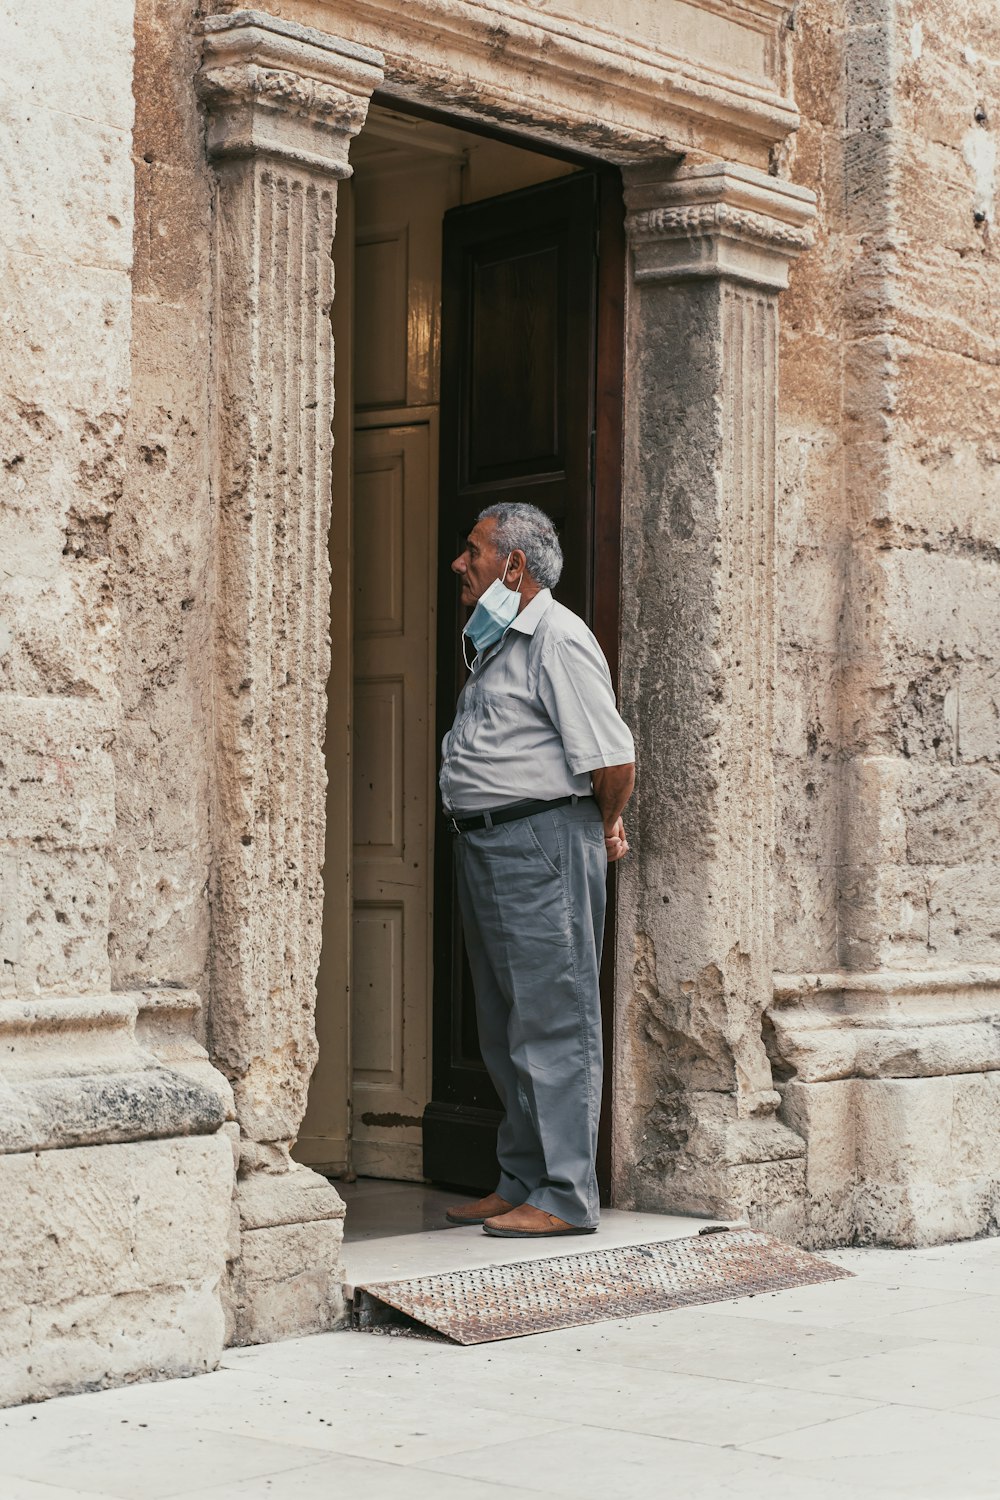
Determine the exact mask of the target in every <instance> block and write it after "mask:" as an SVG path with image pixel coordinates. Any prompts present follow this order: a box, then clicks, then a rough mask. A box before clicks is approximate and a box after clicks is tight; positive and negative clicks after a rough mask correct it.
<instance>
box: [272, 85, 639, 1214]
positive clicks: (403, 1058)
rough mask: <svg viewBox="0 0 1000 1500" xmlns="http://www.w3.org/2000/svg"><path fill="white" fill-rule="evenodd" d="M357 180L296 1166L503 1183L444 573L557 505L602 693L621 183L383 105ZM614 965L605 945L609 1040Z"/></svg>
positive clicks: (373, 116)
mask: <svg viewBox="0 0 1000 1500" xmlns="http://www.w3.org/2000/svg"><path fill="white" fill-rule="evenodd" d="M352 163H353V166H354V176H353V178H352V179H350V180H349V181H348V182H345V183H342V184H341V186H340V190H339V198H338V211H337V217H338V223H337V234H336V240H335V244H334V266H335V276H336V294H335V300H334V307H333V324H334V336H335V349H336V407H335V417H334V445H335V446H334V459H333V509H332V522H331V531H330V567H331V604H332V610H331V648H332V650H331V672H330V686H329V710H328V718H327V732H326V749H325V753H326V765H327V775H328V790H327V835H326V861H325V869H324V885H325V901H324V916H323V949H322V958H321V963H320V971H319V977H318V983H317V1006H316V1029H317V1036H318V1041H319V1061H318V1064H317V1067H316V1070H315V1072H314V1074H313V1078H312V1082H311V1085H310V1094H309V1105H308V1109H307V1112H306V1116H305V1120H304V1121H303V1125H302V1129H301V1133H300V1137H299V1141H298V1143H297V1146H296V1149H295V1156H296V1157H297V1159H298V1160H300V1161H302V1162H304V1163H306V1164H307V1165H310V1166H313V1167H315V1168H316V1169H317V1170H319V1171H321V1172H323V1173H325V1174H326V1175H328V1176H330V1177H334V1178H339V1179H342V1180H348V1181H350V1180H351V1179H353V1178H355V1177H357V1178H381V1179H391V1180H394V1181H397V1182H413V1183H417V1182H426V1181H428V1180H432V1181H434V1182H437V1183H444V1184H450V1185H459V1186H462V1187H465V1188H481V1187H482V1188H491V1187H492V1186H494V1184H495V1175H496V1163H495V1134H496V1126H497V1123H498V1118H499V1116H498V1105H497V1101H496V1099H495V1096H494V1095H493V1091H492V1087H491V1085H490V1083H489V1079H488V1076H487V1075H486V1073H485V1069H484V1068H483V1065H482V1062H481V1060H480V1058H479V1052H478V1045H477V1042H476V1033H475V1019H474V1011H473V1008H472V990H471V982H470V980H469V977H468V971H467V966H466V965H465V963H464V956H463V950H462V939H461V931H460V927H459V923H458V916H457V908H456V905H455V900H454V893H453V888H452V871H451V859H450V841H449V838H448V835H447V833H446V831H445V829H444V825H443V820H442V818H441V816H440V813H439V806H438V797H437V785H436V779H437V766H438V745H439V743H440V737H441V734H442V732H443V730H444V729H445V728H447V725H448V723H449V722H450V716H451V710H452V707H453V704H454V700H455V696H456V694H457V690H458V686H459V677H460V672H461V666H460V661H461V657H460V647H459V635H460V621H459V616H458V606H457V593H456V590H455V587H454V583H453V580H452V576H451V574H450V572H449V570H448V563H449V561H450V560H451V558H452V557H454V556H455V555H456V553H457V552H458V551H459V550H460V540H461V538H462V537H463V536H464V534H465V532H466V531H467V530H468V529H469V528H470V527H471V525H472V522H473V520H474V518H475V515H476V514H477V513H478V511H479V510H481V509H482V508H483V507H484V506H486V505H488V504H490V503H492V502H493V501H494V500H496V499H500V498H506V499H523V500H528V501H531V502H533V503H535V504H540V505H542V506H543V508H545V509H546V510H548V511H549V513H550V514H551V515H552V516H553V518H554V519H555V520H556V523H557V525H559V527H560V529H561V530H562V532H563V538H564V548H565V551H566V572H565V576H564V580H563V582H562V583H561V585H560V588H559V589H558V590H557V596H558V597H560V598H561V599H562V600H563V602H564V603H566V604H567V605H569V606H570V607H571V608H573V609H575V610H577V612H578V613H580V614H582V615H584V617H585V618H587V619H588V621H589V622H590V623H591V625H592V628H593V629H594V630H595V632H596V634H597V635H598V638H599V639H600V640H601V643H602V645H603V647H604V649H605V652H606V654H607V656H608V659H609V661H610V662H611V664H612V671H613V672H614V670H615V664H616V661H617V631H618V586H619V574H618V568H619V539H618V524H619V522H618V518H619V487H620V473H621V403H622V385H621V371H622V364H623V357H622V328H623V300H624V283H625V274H624V248H623V231H622V207H621V192H620V183H619V179H618V175H617V173H614V172H611V171H603V170H594V169H593V168H590V169H588V168H586V167H584V166H582V165H581V164H580V163H579V162H576V161H569V160H564V159H560V158H557V157H554V156H551V155H548V154H542V153H539V152H536V151H534V150H530V149H525V148H524V147H523V146H519V145H514V144H511V143H510V142H508V141H507V140H501V139H499V138H497V137H495V136H492V135H484V134H478V133H472V132H470V131H467V130H465V129H459V128H456V127H455V126H454V125H452V124H449V123H446V122H442V121H438V120H432V119H427V118H423V117H418V116H417V115H414V114H410V113H408V112H405V111H403V110H400V109H397V108H396V107H395V106H392V107H389V106H386V105H377V106H375V107H373V108H372V110H371V111H370V114H369V119H368V123H367V125H366V127H365V130H364V131H363V132H362V134H361V136H360V137H359V138H358V140H357V142H356V143H355V146H354V148H353V151H352ZM611 894H612V897H613V892H612V893H611ZM613 904H614V903H613V899H612V901H611V903H610V910H612V911H613ZM612 953H613V941H612V940H611V934H610V932H609V936H608V940H607V941H606V945H605V954H606V962H605V977H606V982H605V984H604V1002H605V1003H604V1009H605V1026H606V1032H607V1033H608V1035H606V1042H608V1043H609V1042H610V1026H611V1007H612V996H613V985H612V971H611V956H612ZM611 1056H612V1053H611V1048H610V1045H608V1046H607V1058H608V1066H607V1069H606V1075H607V1076H606V1085H605V1125H604V1129H603V1132H602V1147H601V1153H600V1160H599V1177H600V1178H601V1180H602V1189H603V1191H604V1193H605V1196H606V1195H607V1186H608V1184H609V1181H610V1109H609V1102H610V1072H611V1067H610V1063H611Z"/></svg>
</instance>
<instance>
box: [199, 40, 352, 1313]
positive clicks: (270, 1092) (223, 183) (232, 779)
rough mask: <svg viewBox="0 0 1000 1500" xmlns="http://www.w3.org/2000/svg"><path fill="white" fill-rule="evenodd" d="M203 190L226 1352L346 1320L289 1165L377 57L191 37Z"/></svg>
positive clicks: (302, 1095) (310, 967)
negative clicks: (345, 188)
mask: <svg viewBox="0 0 1000 1500" xmlns="http://www.w3.org/2000/svg"><path fill="white" fill-rule="evenodd" d="M203 29H204V56H203V62H202V68H201V72H200V74H199V80H198V81H199V92H200V94H201V97H202V99H203V101H204V103H205V105H206V108H207V116H208V119H207V144H208V152H209V156H210V158H211V160H212V162H213V165H214V168H215V174H216V184H217V191H216V201H215V230H214V232H215V295H214V328H213V341H214V383H215V390H214V441H215V452H216V481H215V506H216V539H215V564H216V579H215V606H214V607H215V663H214V712H215V725H216V743H215V767H214V771H215V781H214V797H213V846H214V882H213V908H212V911H213V918H212V949H213V969H212V992H211V1009H210V1027H209V1034H210V1040H211V1047H212V1055H213V1059H214V1061H215V1062H216V1063H217V1065H218V1066H219V1067H220V1068H222V1070H223V1071H224V1072H225V1073H226V1075H227V1076H228V1077H229V1078H230V1080H231V1081H232V1084H233V1089H234V1093H235V1097H236V1108H237V1116H238V1119H239V1124H240V1132H241V1147H240V1151H241V1158H240V1176H239V1186H238V1198H239V1204H240V1216H241V1221H242V1227H243V1231H244V1233H243V1256H242V1271H241V1275H240V1279H239V1281H238V1286H237V1289H236V1297H235V1302H236V1336H237V1337H239V1338H241V1339H243V1340H250V1339H255V1338H267V1337H278V1336H280V1335H282V1334H283V1335H287V1334H288V1333H289V1332H290V1331H293V1330H295V1329H298V1330H300V1331H301V1330H304V1329H307V1328H310V1327H321V1326H325V1325H327V1324H328V1323H329V1322H330V1321H331V1320H332V1319H333V1318H334V1317H336V1315H337V1314H338V1312H339V1297H340V1288H339V1273H338V1269H337V1249H338V1245H339V1232H340V1225H339V1217H340V1216H341V1215H342V1212H343V1209H342V1205H341V1204H340V1200H339V1199H338V1198H337V1195H336V1194H335V1193H334V1192H333V1190H332V1189H330V1188H328V1187H327V1186H326V1184H325V1183H324V1182H323V1181H322V1180H321V1179H320V1178H318V1177H316V1176H315V1175H314V1174H312V1173H310V1172H307V1170H306V1169H305V1168H295V1167H293V1165H292V1163H291V1162H290V1159H289V1155H288V1151H289V1146H290V1144H291V1143H292V1142H293V1141H294V1138H295V1136H296V1134H297V1132H298V1128H299V1124H300V1122H301V1120H302V1116H303V1114H304V1112H305V1105H306V1093H307V1088H308V1083H309V1076H310V1074H311V1072H312V1069H313V1066H314V1064H315V1060H316V1037H315V1029H314V1008H315V981H316V971H317V968H318V964H319V949H320V931H321V918H322V882H321V874H320V871H321V864H322V851H323V831H324V817H325V811H324V802H325V789H326V777H325V769H324V764H323V755H322V741H323V726H324V721H325V707H326V700H325V692H326V681H327V677H328V675H329V570H328V561H327V531H328V528H329V519H330V461H331V446H332V439H331V422H332V418H333V401H334V367H333V354H334V351H333V337H332V332H331V326H330V307H331V303H332V299H333V264H332V260H331V247H332V242H333V236H334V229H335V221H336V201H337V182H338V180H339V179H341V178H343V177H346V176H347V175H348V174H349V172H350V167H349V165H348V159H347V158H348V149H349V146H350V142H351V140H352V138H353V137H354V135H356V133H357V132H358V131H359V130H360V128H361V126H362V124H363V123H364V119H365V116H366V112H367V109H368V102H369V99H370V97H371V94H372V90H373V89H374V88H375V87H376V86H377V84H378V83H379V81H380V79H381V72H380V68H379V63H380V59H379V57H378V55H377V54H375V53H372V52H370V51H368V50H366V49H364V48H361V47H357V46H354V45H353V44H352V43H349V42H343V41H340V40H337V39H335V38H331V37H328V36H326V35H323V34H320V33H318V32H313V31H309V30H307V29H306V28H303V27H300V26H296V25H293V24H291V23H288V22H284V21H280V20H277V19H275V18H273V17H269V16H265V15H262V14H260V13H258V12H246V11H241V12H238V13H236V14H234V15H232V16H218V17H212V18H210V19H208V20H207V21H205V22H204V23H203Z"/></svg>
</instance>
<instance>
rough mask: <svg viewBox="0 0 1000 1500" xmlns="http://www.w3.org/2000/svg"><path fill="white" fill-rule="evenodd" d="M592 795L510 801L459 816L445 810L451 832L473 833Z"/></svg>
mask: <svg viewBox="0 0 1000 1500" xmlns="http://www.w3.org/2000/svg"><path fill="white" fill-rule="evenodd" d="M593 800H594V799H593V798H592V797H556V798H555V800H554V801H552V802H512V803H511V804H510V806H509V807H498V808H497V809H496V811H495V812H481V813H469V815H468V817H466V818H460V817H458V816H457V815H453V814H452V813H449V812H446V813H445V817H446V818H447V819H448V827H449V828H450V829H451V831H452V833H474V832H475V830H476V829H477V828H495V827H496V825H497V824H498V823H514V822H516V820H517V819H518V818H533V817H534V816H535V814H536V813H543V812H551V811H552V809H553V808H554V807H568V806H569V804H570V803H571V802H573V803H576V802H592V801H593Z"/></svg>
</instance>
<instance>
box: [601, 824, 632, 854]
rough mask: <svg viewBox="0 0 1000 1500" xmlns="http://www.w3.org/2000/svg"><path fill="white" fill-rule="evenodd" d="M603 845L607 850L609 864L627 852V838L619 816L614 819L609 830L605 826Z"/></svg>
mask: <svg viewBox="0 0 1000 1500" xmlns="http://www.w3.org/2000/svg"><path fill="white" fill-rule="evenodd" d="M604 847H605V849H607V851H608V864H609V865H613V864H614V862H615V860H616V859H621V858H622V856H623V855H626V854H627V853H628V839H627V838H626V837H625V824H624V823H623V822H622V820H621V818H618V819H617V820H616V822H615V825H614V827H613V828H612V829H611V831H610V832H609V831H608V829H607V828H605V830H604Z"/></svg>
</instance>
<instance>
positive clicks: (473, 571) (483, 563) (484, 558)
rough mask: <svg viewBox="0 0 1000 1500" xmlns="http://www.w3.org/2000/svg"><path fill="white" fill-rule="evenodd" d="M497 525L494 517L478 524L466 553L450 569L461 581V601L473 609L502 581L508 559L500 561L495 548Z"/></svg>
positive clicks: (471, 535) (468, 543)
mask: <svg viewBox="0 0 1000 1500" xmlns="http://www.w3.org/2000/svg"><path fill="white" fill-rule="evenodd" d="M496 529H497V523H496V517H495V516H487V517H486V519H485V520H484V521H477V522H476V524H475V526H473V528H472V530H471V531H470V532H469V535H468V539H467V541H466V543H465V550H464V551H463V552H460V553H459V555H458V557H456V558H455V561H454V562H453V563H452V565H451V571H452V572H453V573H457V575H458V577H459V578H460V579H461V582H462V588H461V592H460V593H459V596H458V597H459V601H460V603H462V604H467V605H469V606H470V607H471V606H472V605H473V604H475V602H476V600H477V599H479V598H481V596H482V595H483V594H484V593H485V592H486V590H487V589H488V588H489V586H490V584H491V583H495V582H496V580H497V579H498V578H502V577H503V571H504V566H505V564H506V562H507V559H506V557H501V556H500V555H499V553H498V552H497V549H496V547H495V545H494V540H493V539H494V537H495V535H496Z"/></svg>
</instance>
